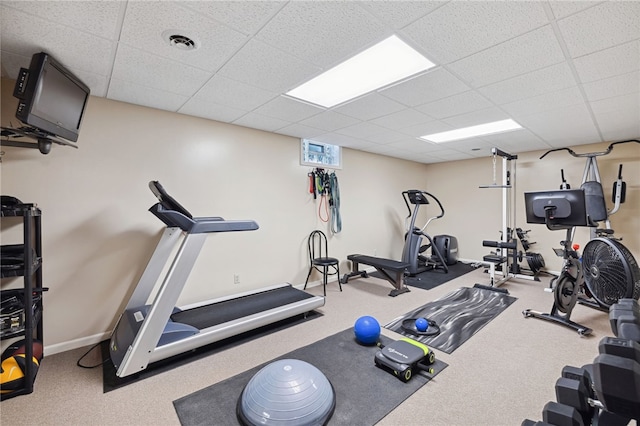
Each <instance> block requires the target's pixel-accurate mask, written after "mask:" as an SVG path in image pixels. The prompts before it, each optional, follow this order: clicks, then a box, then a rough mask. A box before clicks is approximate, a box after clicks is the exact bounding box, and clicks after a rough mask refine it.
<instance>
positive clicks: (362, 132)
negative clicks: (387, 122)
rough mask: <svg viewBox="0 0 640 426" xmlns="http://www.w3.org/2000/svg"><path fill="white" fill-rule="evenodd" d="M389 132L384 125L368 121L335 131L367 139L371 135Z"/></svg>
mask: <svg viewBox="0 0 640 426" xmlns="http://www.w3.org/2000/svg"><path fill="white" fill-rule="evenodd" d="M385 132H388V130H387V129H385V128H384V127H381V126H378V125H376V124H373V123H368V122H366V121H363V122H360V123H357V124H354V125H352V126H349V127H344V128H342V129H339V130H336V131H335V133H338V134H341V135H346V136H351V137H354V138H360V139H367V138H368V137H369V136H373V135H376V134H380V133H385Z"/></svg>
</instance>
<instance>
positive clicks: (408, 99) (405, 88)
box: [380, 68, 470, 107]
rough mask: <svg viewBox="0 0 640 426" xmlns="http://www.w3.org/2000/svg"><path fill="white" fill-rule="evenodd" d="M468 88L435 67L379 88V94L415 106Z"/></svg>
mask: <svg viewBox="0 0 640 426" xmlns="http://www.w3.org/2000/svg"><path fill="white" fill-rule="evenodd" d="M469 89H470V87H469V86H467V85H466V84H464V83H463V82H462V81H460V79H458V78H457V77H455V76H454V75H453V74H451V73H450V72H449V71H447V70H445V69H444V68H437V69H434V70H430V71H427V72H426V73H424V74H422V75H420V76H417V77H415V78H412V79H410V80H407V81H405V82H402V83H399V84H396V85H395V86H391V87H389V88H387V89H384V90H381V91H380V94H381V95H383V96H386V97H388V98H390V99H393V100H395V101H396V102H398V103H401V104H403V105H406V106H410V107H416V106H418V105H423V104H426V103H428V102H433V101H435V100H438V99H442V98H446V97H447V96H452V95H455V94H456V93H461V92H466V91H467V90H469Z"/></svg>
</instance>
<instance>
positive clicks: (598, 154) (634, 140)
mask: <svg viewBox="0 0 640 426" xmlns="http://www.w3.org/2000/svg"><path fill="white" fill-rule="evenodd" d="M628 142H636V143H640V140H638V139H629V140H626V141H619V142H613V143H612V144H610V145H609V146H608V147H607V149H605V150H604V151H600V152H587V153H584V154H578V153H577V152H575V151H574V150H572V149H571V148H555V149H550V150H549V151H547V152H545V153H544V154H542V156H541V157H540V159H541V160H542V159H543V158H544V157H546V156H547V154H550V153H552V152H556V151H567V152H568V153H569V154H571V155H573V156H574V157H577V158H582V157H599V156H602V155H607V154H609V153H610V152H611V151H612V150H613V147H614V145H618V144H620V143H628Z"/></svg>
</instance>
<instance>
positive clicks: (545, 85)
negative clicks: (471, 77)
mask: <svg viewBox="0 0 640 426" xmlns="http://www.w3.org/2000/svg"><path fill="white" fill-rule="evenodd" d="M575 85H576V81H575V79H574V78H573V73H572V72H571V68H570V67H569V65H568V64H567V63H560V64H557V65H552V66H550V67H547V68H543V69H540V70H536V71H533V72H530V73H528V74H524V75H521V76H518V77H514V78H510V79H508V80H504V81H501V82H499V83H495V84H491V85H489V86H485V87H482V88H480V89H478V92H480V93H482V94H483V95H484V96H486V97H487V98H488V99H489V100H491V101H493V102H494V103H496V104H498V105H502V104H506V103H510V102H514V101H517V100H520V99H527V98H532V97H535V96H539V95H542V94H545V93H549V92H553V91H558V90H563V89H567V88H570V87H573V86H575Z"/></svg>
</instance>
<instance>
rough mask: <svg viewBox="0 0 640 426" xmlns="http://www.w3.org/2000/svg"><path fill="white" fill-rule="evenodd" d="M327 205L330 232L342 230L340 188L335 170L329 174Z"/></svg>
mask: <svg viewBox="0 0 640 426" xmlns="http://www.w3.org/2000/svg"><path fill="white" fill-rule="evenodd" d="M329 191H330V198H329V206H330V208H331V232H332V233H334V234H337V233H338V232H340V231H342V217H341V216H340V188H339V187H338V176H336V174H335V172H331V174H330V175H329Z"/></svg>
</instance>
